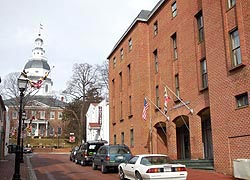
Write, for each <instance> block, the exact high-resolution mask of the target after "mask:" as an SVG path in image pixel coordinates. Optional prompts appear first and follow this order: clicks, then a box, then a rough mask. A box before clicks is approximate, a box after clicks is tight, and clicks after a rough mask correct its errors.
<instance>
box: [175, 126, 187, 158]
mask: <svg viewBox="0 0 250 180" xmlns="http://www.w3.org/2000/svg"><path fill="white" fill-rule="evenodd" d="M176 133H177V134H176V138H177V158H178V159H190V135H189V130H188V128H187V127H186V125H182V126H181V127H177V128H176Z"/></svg>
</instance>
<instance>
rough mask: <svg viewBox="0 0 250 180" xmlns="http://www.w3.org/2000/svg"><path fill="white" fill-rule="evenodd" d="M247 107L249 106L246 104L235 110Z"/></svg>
mask: <svg viewBox="0 0 250 180" xmlns="http://www.w3.org/2000/svg"><path fill="white" fill-rule="evenodd" d="M247 107H249V104H246V105H244V106H240V107H236V110H240V109H244V108H247Z"/></svg>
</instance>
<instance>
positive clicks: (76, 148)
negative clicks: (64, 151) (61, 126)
mask: <svg viewBox="0 0 250 180" xmlns="http://www.w3.org/2000/svg"><path fill="white" fill-rule="evenodd" d="M78 150H79V146H74V147H72V149H71V151H70V155H69V160H70V161H74V162H75V158H76V153H77V151H78Z"/></svg>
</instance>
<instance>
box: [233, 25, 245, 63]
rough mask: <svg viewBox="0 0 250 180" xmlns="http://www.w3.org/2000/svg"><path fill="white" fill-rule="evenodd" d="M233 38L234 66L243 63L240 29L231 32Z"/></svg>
mask: <svg viewBox="0 0 250 180" xmlns="http://www.w3.org/2000/svg"><path fill="white" fill-rule="evenodd" d="M230 39H231V58H232V66H233V67H235V66H238V65H239V64H241V63H242V61H241V52H240V38H239V32H238V29H236V30H234V31H232V32H230Z"/></svg>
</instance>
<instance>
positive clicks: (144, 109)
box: [142, 98, 149, 120]
mask: <svg viewBox="0 0 250 180" xmlns="http://www.w3.org/2000/svg"><path fill="white" fill-rule="evenodd" d="M148 108H149V104H148V102H147V99H146V98H144V106H143V111H142V119H144V120H146V117H147V110H148Z"/></svg>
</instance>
